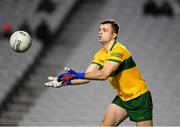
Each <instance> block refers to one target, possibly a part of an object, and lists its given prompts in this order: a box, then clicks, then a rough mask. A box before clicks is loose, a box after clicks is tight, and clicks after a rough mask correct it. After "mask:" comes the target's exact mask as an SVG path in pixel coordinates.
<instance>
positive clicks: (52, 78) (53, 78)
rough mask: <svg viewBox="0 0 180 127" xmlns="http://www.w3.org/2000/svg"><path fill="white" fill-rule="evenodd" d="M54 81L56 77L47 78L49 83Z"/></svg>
mask: <svg viewBox="0 0 180 127" xmlns="http://www.w3.org/2000/svg"><path fill="white" fill-rule="evenodd" d="M55 79H56V77H53V76H49V77H48V80H51V81H53V80H55Z"/></svg>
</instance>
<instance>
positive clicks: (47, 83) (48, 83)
mask: <svg viewBox="0 0 180 127" xmlns="http://www.w3.org/2000/svg"><path fill="white" fill-rule="evenodd" d="M44 85H45V86H53V85H54V84H53V83H52V82H46V83H44Z"/></svg>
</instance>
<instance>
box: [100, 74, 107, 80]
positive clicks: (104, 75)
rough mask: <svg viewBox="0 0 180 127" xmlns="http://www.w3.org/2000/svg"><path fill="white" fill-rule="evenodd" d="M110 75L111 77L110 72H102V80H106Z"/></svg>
mask: <svg viewBox="0 0 180 127" xmlns="http://www.w3.org/2000/svg"><path fill="white" fill-rule="evenodd" d="M108 77H109V75H108V74H106V73H102V75H101V76H100V77H99V78H100V80H106V79H107V78H108Z"/></svg>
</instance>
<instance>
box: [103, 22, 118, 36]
mask: <svg viewBox="0 0 180 127" xmlns="http://www.w3.org/2000/svg"><path fill="white" fill-rule="evenodd" d="M100 24H111V25H112V28H113V32H114V33H116V34H118V32H119V24H118V23H116V21H115V20H113V19H108V20H104V21H102V22H101V23H100Z"/></svg>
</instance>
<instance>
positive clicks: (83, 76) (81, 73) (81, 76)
mask: <svg viewBox="0 0 180 127" xmlns="http://www.w3.org/2000/svg"><path fill="white" fill-rule="evenodd" d="M77 77H78V79H85V73H84V72H80V73H78V76H77Z"/></svg>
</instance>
